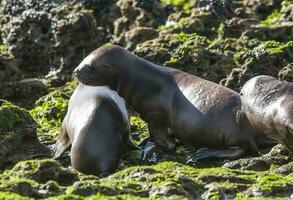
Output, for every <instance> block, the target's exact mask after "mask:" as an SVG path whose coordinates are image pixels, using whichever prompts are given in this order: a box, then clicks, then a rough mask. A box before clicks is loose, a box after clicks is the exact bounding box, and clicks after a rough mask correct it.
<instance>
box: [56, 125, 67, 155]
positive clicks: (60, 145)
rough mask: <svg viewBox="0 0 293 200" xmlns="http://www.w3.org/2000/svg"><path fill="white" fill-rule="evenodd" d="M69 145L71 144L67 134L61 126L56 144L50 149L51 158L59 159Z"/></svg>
mask: <svg viewBox="0 0 293 200" xmlns="http://www.w3.org/2000/svg"><path fill="white" fill-rule="evenodd" d="M70 144H71V143H70V139H69V136H68V134H67V131H66V129H65V128H64V126H62V128H61V130H60V133H59V137H58V140H57V141H56V143H55V144H54V146H53V148H52V150H53V157H54V158H59V157H60V156H61V155H62V154H63V153H64V151H66V149H68V147H69V146H70Z"/></svg>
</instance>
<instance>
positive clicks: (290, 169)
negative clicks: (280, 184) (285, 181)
mask: <svg viewBox="0 0 293 200" xmlns="http://www.w3.org/2000/svg"><path fill="white" fill-rule="evenodd" d="M272 172H273V173H277V174H284V175H289V174H293V162H290V163H288V164H286V165H283V166H280V167H278V168H277V169H274V170H272Z"/></svg>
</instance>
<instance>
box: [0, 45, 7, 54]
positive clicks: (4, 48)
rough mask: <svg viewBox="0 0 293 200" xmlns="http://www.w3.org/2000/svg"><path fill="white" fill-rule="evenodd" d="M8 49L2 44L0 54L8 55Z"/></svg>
mask: <svg viewBox="0 0 293 200" xmlns="http://www.w3.org/2000/svg"><path fill="white" fill-rule="evenodd" d="M6 51H7V47H6V46H5V45H3V44H0V54H3V53H6Z"/></svg>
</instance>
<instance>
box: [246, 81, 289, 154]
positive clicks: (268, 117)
mask: <svg viewBox="0 0 293 200" xmlns="http://www.w3.org/2000/svg"><path fill="white" fill-rule="evenodd" d="M240 94H241V99H242V104H243V111H244V112H245V113H246V116H247V118H248V120H249V121H250V123H251V125H252V126H253V127H254V128H255V130H256V131H257V132H259V133H261V134H264V135H266V136H267V137H269V138H271V139H275V140H277V141H278V142H280V143H282V144H283V145H285V146H286V147H287V148H288V149H290V150H291V151H293V83H291V82H284V81H279V80H277V79H275V78H273V77H271V76H266V75H262V76H256V77H254V78H252V79H250V80H249V81H247V82H246V83H245V85H244V86H243V88H242V90H241V92H240Z"/></svg>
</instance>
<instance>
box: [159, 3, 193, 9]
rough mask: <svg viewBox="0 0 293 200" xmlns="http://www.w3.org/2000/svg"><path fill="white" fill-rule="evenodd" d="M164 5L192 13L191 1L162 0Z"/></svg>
mask: <svg viewBox="0 0 293 200" xmlns="http://www.w3.org/2000/svg"><path fill="white" fill-rule="evenodd" d="M160 1H161V2H162V3H163V4H166V5H172V6H175V7H182V8H184V9H185V10H186V11H190V2H189V0H160Z"/></svg>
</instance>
